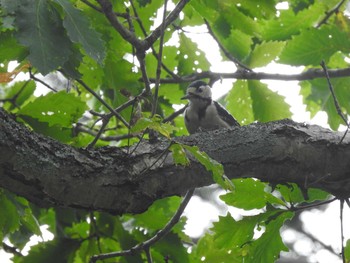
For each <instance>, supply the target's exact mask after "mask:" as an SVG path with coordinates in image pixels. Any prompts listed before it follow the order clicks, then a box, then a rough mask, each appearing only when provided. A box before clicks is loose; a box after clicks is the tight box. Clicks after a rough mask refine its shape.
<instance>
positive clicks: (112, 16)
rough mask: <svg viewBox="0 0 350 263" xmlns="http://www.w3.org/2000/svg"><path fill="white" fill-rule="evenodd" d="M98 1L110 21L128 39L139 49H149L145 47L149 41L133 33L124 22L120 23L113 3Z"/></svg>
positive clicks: (104, 0) (106, 0) (105, 0)
mask: <svg viewBox="0 0 350 263" xmlns="http://www.w3.org/2000/svg"><path fill="white" fill-rule="evenodd" d="M97 2H98V3H99V4H100V6H101V8H102V11H103V13H104V14H105V16H106V18H107V19H108V21H109V22H110V23H111V25H112V26H113V27H114V28H115V29H116V30H117V31H118V32H119V34H120V35H121V36H122V37H123V38H124V39H125V40H126V41H128V42H129V43H130V44H132V45H133V46H134V47H135V48H136V49H138V50H143V51H146V50H147V49H145V48H144V46H145V45H146V44H147V43H146V42H143V41H141V40H139V39H138V38H137V37H136V35H135V34H134V33H132V32H131V31H130V30H128V29H127V28H126V27H124V26H123V24H122V23H120V21H119V20H118V18H117V16H116V14H115V13H114V12H113V7H112V3H111V2H110V1H109V0H97Z"/></svg>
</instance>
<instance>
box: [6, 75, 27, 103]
mask: <svg viewBox="0 0 350 263" xmlns="http://www.w3.org/2000/svg"><path fill="white" fill-rule="evenodd" d="M29 82H30V80H27V81H26V82H25V83H24V84H23V85H22V87H21V88H20V89H19V91H18V92H17V93H16V94H15V95H13V96H12V98H9V99H0V102H10V103H11V104H12V105H13V107H15V108H19V106H18V105H17V103H16V101H17V99H18V97H19V95H21V93H22V92H23V90H24V88H25V87H26V86H27V85H28V84H29Z"/></svg>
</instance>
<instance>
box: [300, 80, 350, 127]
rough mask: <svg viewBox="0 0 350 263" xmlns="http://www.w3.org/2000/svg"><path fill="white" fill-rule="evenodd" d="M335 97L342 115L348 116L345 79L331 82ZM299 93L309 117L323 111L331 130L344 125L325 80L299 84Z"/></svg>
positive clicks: (348, 94) (348, 89)
mask: <svg viewBox="0 0 350 263" xmlns="http://www.w3.org/2000/svg"><path fill="white" fill-rule="evenodd" d="M331 82H332V85H333V89H334V92H335V96H336V98H337V100H338V102H339V104H340V107H341V111H342V112H343V114H345V115H346V114H349V112H350V104H349V103H348V101H349V100H350V87H349V84H348V79H347V78H334V79H332V80H331ZM300 86H301V90H300V93H301V94H302V95H303V97H304V103H305V104H306V107H307V110H309V111H310V113H311V117H313V116H315V115H316V113H317V112H318V111H325V112H326V113H327V115H328V123H329V125H330V127H331V128H332V129H333V130H337V129H338V127H339V125H340V124H344V122H343V120H342V119H341V117H340V116H339V115H338V112H337V110H336V107H335V105H334V100H333V97H332V95H331V91H330V89H329V86H328V83H327V80H326V79H315V80H309V81H303V82H301V85H300Z"/></svg>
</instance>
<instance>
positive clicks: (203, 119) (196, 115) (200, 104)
mask: <svg viewBox="0 0 350 263" xmlns="http://www.w3.org/2000/svg"><path fill="white" fill-rule="evenodd" d="M181 99H182V100H186V99H187V100H189V104H188V107H187V108H186V110H185V112H184V118H185V125H186V128H187V131H188V132H189V133H190V134H193V133H196V132H200V131H208V130H216V129H220V128H229V127H233V126H240V124H239V123H238V121H237V120H236V119H235V118H234V117H233V116H232V115H231V114H230V113H229V112H228V111H227V110H226V109H225V108H224V107H223V106H222V105H221V104H220V103H218V102H216V101H214V100H213V99H212V94H211V87H210V86H209V85H208V84H207V83H206V82H205V81H202V80H196V81H194V82H192V83H191V84H190V85H189V86H188V87H187V90H186V95H185V96H183V97H182V98H181Z"/></svg>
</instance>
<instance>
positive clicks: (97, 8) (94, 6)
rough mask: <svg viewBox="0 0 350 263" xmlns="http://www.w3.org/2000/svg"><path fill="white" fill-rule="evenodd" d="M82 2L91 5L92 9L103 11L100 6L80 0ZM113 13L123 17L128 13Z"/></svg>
mask: <svg viewBox="0 0 350 263" xmlns="http://www.w3.org/2000/svg"><path fill="white" fill-rule="evenodd" d="M81 1H82V2H83V3H84V4H86V5H87V6H89V7H91V8H92V9H95V10H96V11H97V12H100V13H103V10H102V8H99V7H98V6H96V5H94V4H92V3H90V2H89V1H87V0H81ZM114 14H115V15H116V16H120V17H123V18H127V17H128V14H124V13H117V12H114Z"/></svg>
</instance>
